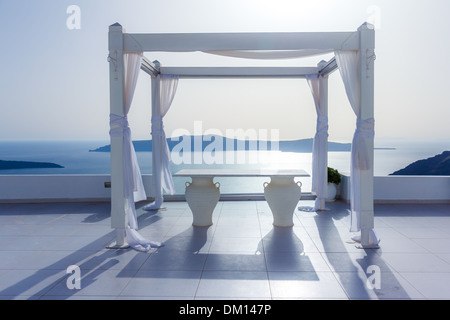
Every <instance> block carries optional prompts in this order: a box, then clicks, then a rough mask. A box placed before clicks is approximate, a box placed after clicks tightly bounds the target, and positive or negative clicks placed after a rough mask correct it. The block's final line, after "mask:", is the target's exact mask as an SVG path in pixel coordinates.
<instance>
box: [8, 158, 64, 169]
mask: <svg viewBox="0 0 450 320" xmlns="http://www.w3.org/2000/svg"><path fill="white" fill-rule="evenodd" d="M36 168H64V167H63V166H61V165H59V164H56V163H51V162H34V161H8V160H0V170H11V169H36Z"/></svg>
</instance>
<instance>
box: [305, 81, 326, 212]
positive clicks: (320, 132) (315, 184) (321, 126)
mask: <svg viewBox="0 0 450 320" xmlns="http://www.w3.org/2000/svg"><path fill="white" fill-rule="evenodd" d="M306 80H307V81H308V84H309V87H310V89H311V93H312V95H313V99H314V105H315V107H316V113H317V124H316V134H315V135H314V140H313V150H312V185H311V191H312V192H315V193H316V201H315V205H314V210H315V211H317V210H325V198H326V190H325V184H324V181H326V180H327V179H328V177H327V175H328V171H327V143H328V115H327V111H326V108H325V106H324V101H322V99H321V98H322V97H321V90H323V89H322V88H321V86H323V85H322V81H324V79H323V77H322V76H319V75H317V74H314V75H307V76H306Z"/></svg>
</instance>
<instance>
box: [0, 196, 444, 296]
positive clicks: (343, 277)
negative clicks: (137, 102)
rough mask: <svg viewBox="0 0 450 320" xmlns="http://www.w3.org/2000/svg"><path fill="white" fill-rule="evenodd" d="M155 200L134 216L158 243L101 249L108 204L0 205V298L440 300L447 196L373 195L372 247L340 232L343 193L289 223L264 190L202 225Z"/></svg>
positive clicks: (345, 217) (224, 207) (345, 219)
mask: <svg viewBox="0 0 450 320" xmlns="http://www.w3.org/2000/svg"><path fill="white" fill-rule="evenodd" d="M312 204H313V202H312V201H300V203H299V205H300V206H312ZM165 205H166V207H167V208H166V210H162V211H159V212H157V213H148V214H144V215H141V216H140V217H139V226H140V232H141V234H142V235H144V236H145V237H147V238H149V239H151V240H155V241H164V242H165V246H164V247H162V248H159V249H157V250H155V251H154V252H152V253H142V252H137V251H134V250H132V249H126V250H111V249H106V248H105V247H106V246H107V245H108V244H110V243H111V242H112V241H113V239H114V232H113V231H112V230H111V228H110V219H109V215H110V207H109V203H54V204H0V242H1V244H2V245H1V247H0V299H164V300H165V299H167V300H169V299H183V300H190V299H258V300H259V299H262V300H263V299H450V207H449V206H448V205H443V204H441V205H438V204H436V205H429V204H427V205H376V206H375V214H376V218H375V225H376V231H377V233H378V235H379V237H380V238H381V242H380V246H381V248H380V249H376V250H375V249H372V250H362V249H358V248H356V246H355V243H353V242H352V241H351V238H350V237H351V235H352V234H350V233H349V232H348V224H349V221H350V219H349V213H348V205H347V204H346V203H342V202H335V203H329V204H328V207H329V209H330V211H326V212H321V213H316V212H304V211H296V212H295V226H294V227H292V228H277V227H273V225H272V216H271V213H270V210H269V208H268V206H267V204H266V202H264V201H239V202H231V201H225V202H219V204H218V206H217V208H216V210H215V213H214V216H213V219H214V224H213V225H212V226H211V227H207V228H206V227H203V228H200V227H192V226H191V223H192V218H191V212H190V209H189V208H188V206H187V204H186V203H185V202H168V203H166V204H165ZM142 206H143V204H140V205H139V206H138V207H139V208H140V207H142ZM138 211H139V212H140V213H142V210H141V209H139V210H138ZM70 265H77V266H79V267H80V271H81V282H80V286H81V289H72V290H70V289H68V287H67V282H68V281H67V280H68V277H69V276H71V275H72V274H68V273H67V268H68V267H69V266H70ZM368 278H369V283H372V284H373V286H375V285H379V289H377V288H370V285H368V284H367V279H368Z"/></svg>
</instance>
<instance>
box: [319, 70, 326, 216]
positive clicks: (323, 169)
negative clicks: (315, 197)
mask: <svg viewBox="0 0 450 320" xmlns="http://www.w3.org/2000/svg"><path fill="white" fill-rule="evenodd" d="M319 81H320V83H319V95H320V105H321V109H322V111H323V115H324V116H326V117H327V118H328V76H325V77H319ZM327 125H328V124H327ZM323 148H324V154H323V157H324V161H323V162H322V167H321V168H318V169H319V171H320V172H321V174H320V175H319V177H320V179H321V180H320V182H319V183H321V184H322V188H323V189H322V190H324V194H323V195H322V196H323V198H320V199H319V201H320V203H319V206H317V204H316V207H319V208H322V209H325V199H326V195H327V189H328V136H327V139H326V140H325V142H324V145H323Z"/></svg>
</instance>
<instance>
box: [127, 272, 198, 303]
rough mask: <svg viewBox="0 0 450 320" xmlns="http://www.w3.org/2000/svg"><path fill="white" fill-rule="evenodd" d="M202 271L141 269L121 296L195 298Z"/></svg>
mask: <svg viewBox="0 0 450 320" xmlns="http://www.w3.org/2000/svg"><path fill="white" fill-rule="evenodd" d="M200 276H201V272H200V271H172V270H169V271H161V270H141V271H138V272H137V273H136V275H135V276H134V277H133V278H132V279H131V280H129V283H128V284H127V285H126V287H125V288H124V290H123V291H122V292H121V293H120V295H121V296H129V297H136V296H142V297H150V298H151V297H163V298H164V297H180V298H182V299H185V298H193V297H194V296H195V293H196V291H197V287H198V284H199V281H200Z"/></svg>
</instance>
